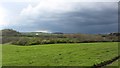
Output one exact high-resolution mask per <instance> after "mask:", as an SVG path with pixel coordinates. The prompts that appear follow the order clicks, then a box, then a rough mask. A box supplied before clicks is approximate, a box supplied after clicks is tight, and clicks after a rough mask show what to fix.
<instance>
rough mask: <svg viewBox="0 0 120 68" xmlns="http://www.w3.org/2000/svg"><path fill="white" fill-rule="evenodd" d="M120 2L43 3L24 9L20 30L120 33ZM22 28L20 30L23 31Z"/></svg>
mask: <svg viewBox="0 0 120 68" xmlns="http://www.w3.org/2000/svg"><path fill="white" fill-rule="evenodd" d="M117 9H118V7H117V2H72V1H69V2H66V1H63V0H61V1H55V0H52V1H49V0H44V1H41V2H40V3H39V4H38V5H36V6H32V5H30V4H29V6H28V7H26V8H24V9H23V10H22V11H21V13H20V16H19V18H18V20H17V21H16V22H17V23H16V25H14V26H9V27H11V28H14V29H17V30H20V31H43V30H45V31H50V32H64V33H74V32H75V33H78V32H80V33H107V32H116V31H117V28H118V27H117V24H118V10H117ZM19 27H20V28H19Z"/></svg>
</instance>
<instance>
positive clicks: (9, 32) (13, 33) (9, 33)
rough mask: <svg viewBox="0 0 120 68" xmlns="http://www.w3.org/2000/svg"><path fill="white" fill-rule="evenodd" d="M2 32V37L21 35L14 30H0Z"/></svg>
mask: <svg viewBox="0 0 120 68" xmlns="http://www.w3.org/2000/svg"><path fill="white" fill-rule="evenodd" d="M0 31H1V32H2V36H18V35H21V33H20V32H17V31H16V30H13V29H3V30H0Z"/></svg>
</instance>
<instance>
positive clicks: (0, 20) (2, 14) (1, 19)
mask: <svg viewBox="0 0 120 68" xmlns="http://www.w3.org/2000/svg"><path fill="white" fill-rule="evenodd" d="M7 16H8V12H7V10H6V9H5V8H3V7H2V6H0V26H1V27H2V26H6V25H9V23H8V19H7ZM1 27H0V28H1Z"/></svg>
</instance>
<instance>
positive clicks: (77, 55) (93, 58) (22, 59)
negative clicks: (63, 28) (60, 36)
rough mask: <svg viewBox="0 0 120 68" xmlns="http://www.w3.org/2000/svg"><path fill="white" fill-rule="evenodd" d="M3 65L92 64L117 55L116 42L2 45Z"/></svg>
mask: <svg viewBox="0 0 120 68" xmlns="http://www.w3.org/2000/svg"><path fill="white" fill-rule="evenodd" d="M2 50H3V51H2V53H3V54H2V59H3V60H2V64H3V66H92V65H93V64H95V63H100V62H101V61H105V60H109V59H111V58H113V57H115V56H117V55H118V43H117V42H104V43H76V44H46V45H34V46H17V45H9V44H5V45H3V46H2Z"/></svg>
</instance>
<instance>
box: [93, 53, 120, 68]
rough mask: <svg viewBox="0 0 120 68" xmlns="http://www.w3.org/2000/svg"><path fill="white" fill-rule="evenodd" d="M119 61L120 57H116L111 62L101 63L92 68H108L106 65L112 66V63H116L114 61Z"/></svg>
mask: <svg viewBox="0 0 120 68" xmlns="http://www.w3.org/2000/svg"><path fill="white" fill-rule="evenodd" d="M118 59H120V55H119V56H116V57H114V58H112V59H110V60H107V61H103V62H101V63H99V64H94V65H93V66H92V68H102V67H106V65H108V64H111V63H112V62H114V61H116V60H118Z"/></svg>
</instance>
